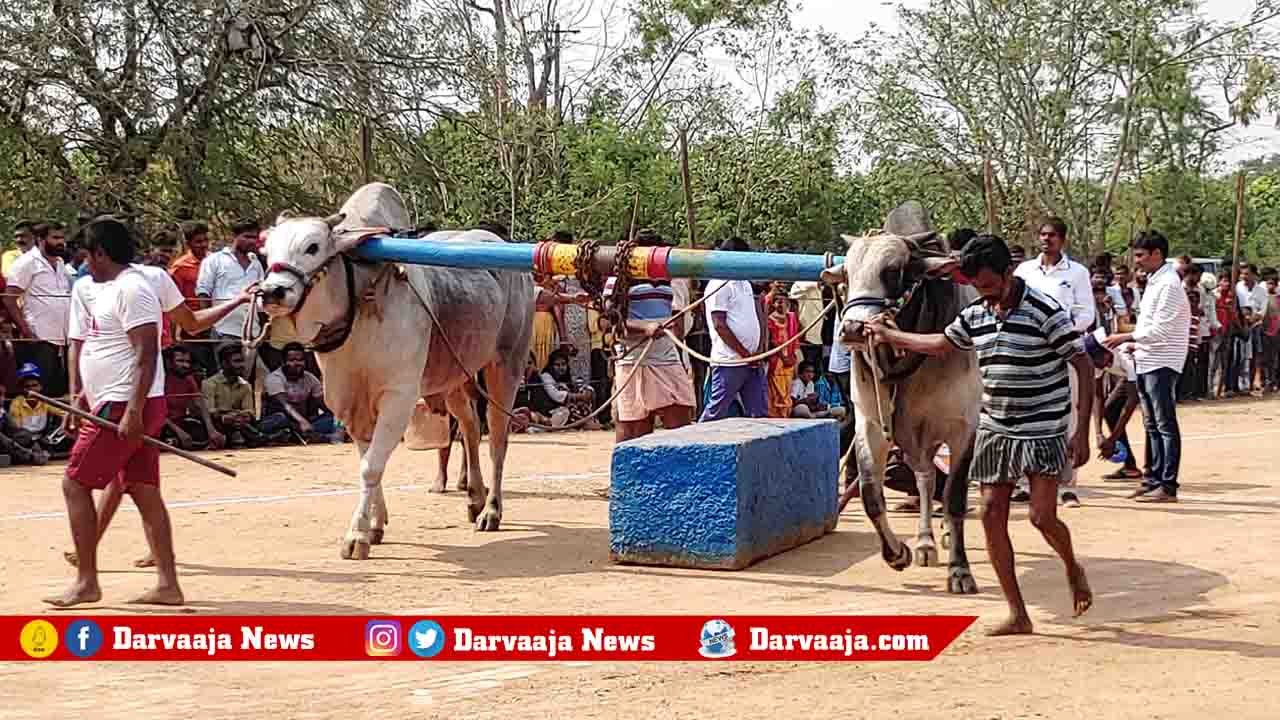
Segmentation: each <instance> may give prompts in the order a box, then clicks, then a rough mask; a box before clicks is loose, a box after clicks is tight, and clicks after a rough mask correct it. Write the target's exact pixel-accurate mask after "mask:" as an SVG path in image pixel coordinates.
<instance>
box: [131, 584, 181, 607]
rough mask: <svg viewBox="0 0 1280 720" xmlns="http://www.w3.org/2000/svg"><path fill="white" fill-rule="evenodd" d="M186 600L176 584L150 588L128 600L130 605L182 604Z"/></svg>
mask: <svg viewBox="0 0 1280 720" xmlns="http://www.w3.org/2000/svg"><path fill="white" fill-rule="evenodd" d="M185 602H186V600H184V599H183V597H182V590H181V588H178V587H177V586H174V587H171V588H166V587H156V588H152V589H150V590H148V591H146V592H145V593H143V594H141V595H139V596H138V597H136V598H134V599H132V600H130V601H129V604H131V605H182V604H183V603H185Z"/></svg>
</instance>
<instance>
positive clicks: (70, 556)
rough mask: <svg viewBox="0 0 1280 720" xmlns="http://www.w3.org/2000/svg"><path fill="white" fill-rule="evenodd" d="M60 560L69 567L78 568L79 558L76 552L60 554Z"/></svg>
mask: <svg viewBox="0 0 1280 720" xmlns="http://www.w3.org/2000/svg"><path fill="white" fill-rule="evenodd" d="M62 559H63V560H66V561H67V564H68V565H70V566H71V567H80V556H79V555H76V551H75V550H72V551H71V552H64V553H62Z"/></svg>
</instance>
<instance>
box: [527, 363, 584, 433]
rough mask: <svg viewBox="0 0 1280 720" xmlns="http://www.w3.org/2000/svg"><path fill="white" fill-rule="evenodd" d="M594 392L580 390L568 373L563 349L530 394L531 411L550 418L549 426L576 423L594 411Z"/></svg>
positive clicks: (543, 372)
mask: <svg viewBox="0 0 1280 720" xmlns="http://www.w3.org/2000/svg"><path fill="white" fill-rule="evenodd" d="M594 400H595V392H594V391H592V389H591V388H589V387H586V388H584V387H580V386H579V385H578V383H577V382H575V381H574V379H573V376H572V375H571V374H570V373H569V353H568V352H566V351H565V350H564V349H563V348H562V349H559V350H555V351H553V352H552V353H551V356H550V359H549V360H548V361H547V366H546V367H545V368H543V369H542V372H541V373H540V374H539V376H538V381H537V384H536V385H534V386H533V387H532V388H531V389H530V391H529V409H530V410H532V411H533V412H535V413H537V414H539V415H542V416H544V417H546V418H549V419H550V420H551V422H550V423H549V424H550V425H554V426H555V427H563V426H565V425H568V424H570V423H574V422H577V421H579V420H581V419H582V418H584V417H586V416H587V415H590V414H591V411H592V410H594V409H595V408H594V407H593V406H592V403H593V402H594Z"/></svg>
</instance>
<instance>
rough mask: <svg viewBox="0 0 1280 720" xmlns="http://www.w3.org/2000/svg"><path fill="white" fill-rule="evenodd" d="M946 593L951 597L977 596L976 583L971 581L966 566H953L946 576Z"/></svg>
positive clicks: (970, 575) (971, 578)
mask: <svg viewBox="0 0 1280 720" xmlns="http://www.w3.org/2000/svg"><path fill="white" fill-rule="evenodd" d="M947 592H949V593H951V594H952V595H977V594H978V581H977V580H974V579H973V574H972V573H970V572H969V568H968V567H967V566H963V565H953V566H952V567H951V571H950V572H949V573H948V574H947Z"/></svg>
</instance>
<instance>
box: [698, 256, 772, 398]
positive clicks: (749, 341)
mask: <svg viewBox="0 0 1280 720" xmlns="http://www.w3.org/2000/svg"><path fill="white" fill-rule="evenodd" d="M717 249H718V250H728V251H736V252H749V251H750V250H751V247H750V246H749V245H747V242H746V241H745V240H743V239H742V238H739V237H732V238H729V239H728V240H726V241H725V242H724V243H722V244H721V245H720V247H719V248H717ZM702 296H703V297H704V298H706V299H707V300H706V306H707V327H708V329H709V330H710V335H711V360H712V362H726V361H727V362H733V361H735V360H741V359H742V358H747V357H750V356H752V355H755V354H757V353H759V352H760V351H761V350H762V349H763V348H764V344H763V340H764V339H765V338H766V337H767V335H766V334H765V319H764V318H765V316H764V311H763V309H762V308H761V307H760V301H759V300H757V299H756V296H755V292H754V291H753V290H752V288H751V283H749V282H747V281H746V280H712V281H711V282H709V283H707V288H706V290H705V291H703V293H702ZM767 383H768V381H767V378H766V377H765V363H764V361H756V362H753V363H751V364H749V365H713V366H712V368H711V397H710V398H709V399H708V400H707V407H706V409H704V410H703V411H702V417H701V418H700V419H699V422H707V421H709V420H721V419H723V418H724V417H726V416H727V415H728V412H729V408H730V406H731V405H732V404H733V400H734V398H741V400H742V412H743V414H744V415H746V416H747V417H753V418H757V417H764V416H766V415H768V414H769V396H768V384H767Z"/></svg>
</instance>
